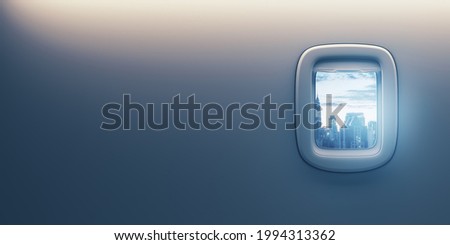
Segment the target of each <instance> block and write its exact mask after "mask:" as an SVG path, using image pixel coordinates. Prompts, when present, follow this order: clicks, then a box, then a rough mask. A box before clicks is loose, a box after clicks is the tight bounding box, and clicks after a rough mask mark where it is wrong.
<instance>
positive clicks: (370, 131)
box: [367, 121, 377, 148]
mask: <svg viewBox="0 0 450 245" xmlns="http://www.w3.org/2000/svg"><path fill="white" fill-rule="evenodd" d="M376 143H377V122H374V121H370V122H368V123H367V147H368V148H371V147H373V146H374V145H375V144H376Z"/></svg>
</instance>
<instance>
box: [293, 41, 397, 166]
mask: <svg viewBox="0 0 450 245" xmlns="http://www.w3.org/2000/svg"><path fill="white" fill-rule="evenodd" d="M295 88H296V90H295V94H296V96H295V100H296V102H295V104H296V113H297V114H302V113H305V112H304V109H305V108H307V109H310V108H315V109H314V110H309V111H308V113H309V114H308V113H307V115H305V114H302V116H303V117H307V118H308V122H314V125H315V127H314V128H313V129H311V128H310V127H304V126H302V127H298V128H297V132H296V134H297V145H298V148H299V151H300V154H301V156H302V158H303V159H304V160H305V161H306V162H308V163H309V164H311V165H312V166H315V167H317V168H320V169H324V170H329V171H335V172H358V171H366V170H370V169H373V168H376V167H379V166H381V165H383V164H384V163H386V162H388V161H389V160H390V159H391V157H392V156H393V154H394V151H395V145H396V142H397V110H398V109H397V107H398V106H397V104H398V102H397V71H396V67H395V62H394V59H393V57H392V55H391V54H390V53H389V51H387V50H386V49H384V48H381V47H378V46H374V45H364V44H330V45H320V46H315V47H312V48H309V49H307V50H306V51H305V52H303V54H302V55H301V57H300V60H299V63H298V66H297V76H296V87H295ZM308 105H309V106H308ZM310 105H314V106H313V107H311V106H310ZM317 125H318V126H317Z"/></svg>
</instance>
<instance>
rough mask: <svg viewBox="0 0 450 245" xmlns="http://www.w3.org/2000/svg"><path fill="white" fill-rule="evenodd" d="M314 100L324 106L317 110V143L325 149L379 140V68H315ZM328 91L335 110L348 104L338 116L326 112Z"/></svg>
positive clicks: (366, 145)
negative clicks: (374, 69) (361, 69)
mask: <svg viewBox="0 0 450 245" xmlns="http://www.w3.org/2000/svg"><path fill="white" fill-rule="evenodd" d="M315 88H316V98H315V103H316V104H318V105H320V106H321V108H322V110H321V111H318V112H316V113H317V114H316V115H315V117H316V119H315V120H316V121H320V122H321V127H320V128H319V129H316V132H315V141H316V144H317V146H319V147H320V148H324V149H368V148H372V147H373V146H374V145H375V144H376V142H377V73H376V72H322V71H318V72H316V79H315ZM327 95H331V103H330V105H328V106H331V108H332V110H334V109H335V108H336V107H337V106H338V105H339V104H341V103H345V104H346V105H345V106H344V107H343V108H342V110H340V111H339V113H338V114H337V116H338V117H339V118H340V119H341V120H342V121H343V122H344V125H342V124H341V125H339V123H338V122H339V120H337V119H336V117H335V116H333V115H331V116H328V118H327V115H326V110H325V108H326V106H327V99H326V98H327Z"/></svg>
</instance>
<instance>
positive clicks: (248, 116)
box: [100, 94, 345, 130]
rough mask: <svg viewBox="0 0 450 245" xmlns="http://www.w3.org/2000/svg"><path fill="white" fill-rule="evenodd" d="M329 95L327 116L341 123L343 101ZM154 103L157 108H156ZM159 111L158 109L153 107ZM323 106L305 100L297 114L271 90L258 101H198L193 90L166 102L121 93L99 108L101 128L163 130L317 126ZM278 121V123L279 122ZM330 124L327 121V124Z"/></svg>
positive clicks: (290, 105) (318, 125) (341, 124)
mask: <svg viewBox="0 0 450 245" xmlns="http://www.w3.org/2000/svg"><path fill="white" fill-rule="evenodd" d="M331 105H332V96H331V95H330V94H328V95H327V102H326V106H325V107H326V110H325V113H326V117H325V118H329V116H334V117H335V118H336V122H337V123H338V124H339V126H341V127H344V126H345V125H344V123H343V121H342V120H341V119H340V118H339V116H338V113H339V111H341V110H342V108H344V106H345V104H344V103H342V104H339V105H338V106H337V107H336V108H334V109H333V108H331ZM157 106H158V107H159V108H157ZM157 109H158V111H159V113H157V112H156V111H157ZM321 110H322V108H321V106H320V105H318V104H316V103H311V104H306V105H304V106H303V107H302V110H301V114H296V113H295V109H294V104H293V103H281V104H278V103H274V102H273V101H272V96H271V95H270V94H268V95H266V96H264V97H263V98H262V100H261V103H254V102H248V103H243V104H241V103H230V104H227V105H226V106H223V105H221V104H219V103H214V102H209V103H204V104H202V103H199V102H197V101H196V99H195V94H192V95H190V96H188V97H187V98H186V99H185V100H184V102H183V101H182V98H181V95H180V94H177V95H175V96H173V97H172V99H171V101H170V102H169V103H160V104H159V105H157V104H155V103H145V104H142V103H139V102H132V101H131V94H123V95H122V101H121V103H116V102H110V103H107V104H105V105H103V107H102V109H101V113H102V116H103V118H104V121H102V123H101V125H100V128H101V129H103V130H120V129H122V130H131V129H137V130H146V129H151V130H165V129H169V128H171V127H173V128H175V129H179V130H186V129H194V130H200V129H207V130H219V129H225V130H234V129H236V128H237V129H239V130H255V129H257V128H259V127H261V126H264V127H265V128H267V129H270V130H276V129H278V128H280V127H281V128H282V129H286V130H294V129H297V128H298V127H300V126H303V127H305V128H307V129H312V130H313V129H318V128H320V127H321V126H322V125H321V122H320V120H318V117H317V115H320V112H321ZM280 124H281V125H280ZM327 126H329V125H327Z"/></svg>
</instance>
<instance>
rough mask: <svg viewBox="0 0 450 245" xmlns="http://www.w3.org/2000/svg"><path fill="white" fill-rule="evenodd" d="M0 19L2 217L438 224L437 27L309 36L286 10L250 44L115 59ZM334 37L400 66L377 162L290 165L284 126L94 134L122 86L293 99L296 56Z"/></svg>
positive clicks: (2, 15) (443, 210)
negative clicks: (359, 168) (347, 167)
mask: <svg viewBox="0 0 450 245" xmlns="http://www.w3.org/2000/svg"><path fill="white" fill-rule="evenodd" d="M8 15H9V12H8V10H7V9H6V8H3V9H1V11H0V42H1V45H0V66H1V68H0V70H1V74H2V76H1V83H0V84H1V85H0V86H1V87H0V101H1V112H2V114H1V117H0V118H1V120H0V127H1V129H2V133H1V137H0V140H1V150H0V154H1V155H0V156H1V157H0V193H1V201H0V223H1V224H449V223H450V208H449V207H450V178H449V174H450V164H449V161H448V159H449V157H448V154H449V151H448V137H449V136H450V132H449V127H448V125H449V123H450V114H449V113H447V106H449V96H448V90H449V89H450V80H449V77H448V75H449V70H450V67H449V64H450V53H449V52H450V51H449V49H448V41H450V38H449V36H448V34H445V33H437V32H436V33H435V32H432V33H430V32H431V31H430V29H429V28H432V27H431V26H428V25H420V26H417V27H416V28H411V29H403V28H401V27H402V25H400V27H398V29H396V27H395V25H393V26H388V25H386V26H387V27H386V32H383V28H376V30H378V33H377V34H373V33H367V32H366V33H362V32H359V31H358V30H359V29H357V30H356V31H350V30H348V31H342V32H339V33H331V34H327V32H325V31H322V32H320V33H319V34H317V35H311V31H308V32H304V31H302V29H301V28H299V29H295V28H294V27H295V24H292V23H293V22H292V21H289V20H288V19H286V20H285V23H284V24H285V25H286V28H285V29H282V30H280V29H277V28H276V26H267V27H266V28H265V29H258V30H256V32H257V34H258V35H259V36H260V37H261V38H263V39H261V42H259V43H251V42H249V41H247V40H246V37H250V36H252V35H255V33H251V32H248V33H247V34H243V36H242V35H241V36H235V37H234V38H233V37H227V38H225V41H224V42H213V43H208V45H209V46H208V47H204V46H202V43H198V44H195V45H193V44H190V45H188V46H186V47H185V50H184V49H183V42H181V41H180V42H176V43H175V44H172V43H170V42H169V43H168V44H167V45H168V46H167V47H165V49H164V50H170V48H171V47H170V45H174V47H173V53H171V52H169V53H164V52H167V51H164V52H162V53H161V54H156V55H155V56H152V55H149V56H146V57H144V58H143V57H139V58H136V59H133V58H132V57H131V58H130V57H123V59H120V58H117V57H116V56H114V57H108V56H107V55H104V56H102V55H95V54H90V53H88V52H85V53H83V52H77V51H74V50H70V49H66V48H62V47H59V46H57V45H53V44H51V43H48V42H44V41H42V40H40V39H37V38H34V37H33V36H32V35H31V34H29V33H27V32H25V31H24V30H23V29H21V28H19V27H18V26H16V24H15V23H14V22H13V21H11V18H9V17H8ZM430 17H431V18H432V17H433V16H432V15H430ZM292 18H294V19H295V17H292ZM298 18H301V17H298ZM361 18H364V17H361ZM297 21H299V22H301V21H302V20H301V19H297ZM435 21H436V22H439V21H440V20H439V19H437V18H436V19H435ZM281 23H283V21H281ZM429 23H433V21H430V22H429ZM337 24H338V23H336V25H337ZM411 25H414V23H411ZM332 27H333V24H331V26H330V28H332ZM413 29H414V30H413ZM219 33H220V30H218V29H210V34H211V35H215V34H219ZM264 37H271V39H270V40H267V39H266V40H264ZM229 40H234V42H233V45H228V44H229V43H227V42H226V41H229ZM250 40H252V39H251V38H250ZM336 42H337V43H339V42H357V43H372V44H377V45H380V46H383V47H386V48H388V49H389V51H390V52H392V54H393V56H394V57H395V59H396V63H397V66H398V82H399V133H398V144H397V149H396V152H395V155H394V157H393V159H392V160H391V161H390V162H389V163H388V164H386V165H385V166H383V167H381V168H379V169H376V170H373V171H369V172H364V173H356V174H340V173H330V172H325V171H321V170H318V169H315V168H313V167H311V166H309V165H308V164H306V163H305V162H304V161H303V160H302V159H301V157H300V155H299V152H298V150H297V146H296V139H295V132H294V131H285V130H281V129H280V130H275V131H271V130H267V129H265V128H263V127H262V128H259V129H258V130H255V131H249V132H247V131H239V130H238V131H225V130H219V131H206V130H201V131H193V130H187V131H177V130H175V129H173V128H172V129H169V130H166V131H160V132H157V131H151V130H146V131H137V130H132V131H120V130H119V131H114V132H106V131H102V130H100V128H99V126H100V123H101V122H102V120H103V119H102V116H101V111H100V110H101V107H102V105H104V104H105V103H108V102H111V101H120V100H121V96H122V94H123V93H130V94H132V98H133V100H136V101H139V102H144V103H145V102H154V103H159V102H168V101H169V100H170V98H171V97H172V96H174V95H176V94H178V93H181V95H182V96H184V98H186V97H187V96H188V95H190V94H193V93H195V94H196V96H197V99H198V100H199V101H200V102H210V101H214V102H218V103H223V104H228V103H230V102H241V103H244V102H260V101H261V100H262V98H263V97H264V96H265V95H267V94H271V95H272V99H273V100H274V101H276V102H278V103H284V102H290V103H293V102H294V83H295V67H296V65H297V62H298V59H299V57H300V54H301V52H302V51H304V50H305V49H307V48H308V47H310V46H313V45H317V44H322V43H336ZM179 50H184V52H181V53H179V52H177V51H179Z"/></svg>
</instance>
